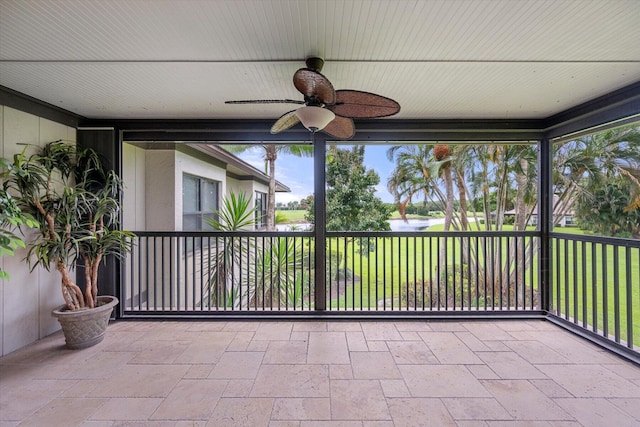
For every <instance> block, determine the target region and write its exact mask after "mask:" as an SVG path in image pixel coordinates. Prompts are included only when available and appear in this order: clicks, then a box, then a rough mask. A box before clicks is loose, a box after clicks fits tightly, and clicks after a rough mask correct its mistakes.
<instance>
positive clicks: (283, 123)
mask: <svg viewBox="0 0 640 427" xmlns="http://www.w3.org/2000/svg"><path fill="white" fill-rule="evenodd" d="M298 123H300V119H299V118H298V116H297V115H296V110H293V111H289V112H288V113H284V114H283V115H282V116H280V118H279V119H278V120H276V122H275V123H274V124H273V126H271V133H279V132H282V131H283V130H287V129H289V128H290V127H293V126H295V125H297V124H298Z"/></svg>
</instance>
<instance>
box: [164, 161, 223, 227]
mask: <svg viewBox="0 0 640 427" xmlns="http://www.w3.org/2000/svg"><path fill="white" fill-rule="evenodd" d="M175 159H176V161H175V190H174V194H175V211H174V216H175V230H182V175H183V174H185V173H188V174H190V175H194V176H197V177H200V178H206V179H210V180H213V181H219V182H220V193H219V194H227V171H226V170H225V169H223V168H221V167H218V166H214V165H212V164H210V163H207V162H205V161H202V160H198V159H196V158H193V157H191V156H189V155H188V154H185V153H181V152H179V151H176V152H175ZM218 202H221V200H218Z"/></svg>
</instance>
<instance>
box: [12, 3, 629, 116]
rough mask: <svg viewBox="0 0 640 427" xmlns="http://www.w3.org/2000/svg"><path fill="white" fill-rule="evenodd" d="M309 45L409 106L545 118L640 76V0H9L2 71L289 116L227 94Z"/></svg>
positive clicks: (129, 105) (267, 83)
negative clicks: (227, 102) (230, 102)
mask: <svg viewBox="0 0 640 427" xmlns="http://www.w3.org/2000/svg"><path fill="white" fill-rule="evenodd" d="M310 55H316V56H322V57H324V58H325V59H326V64H325V67H324V69H323V74H324V75H325V76H327V77H328V78H329V80H331V82H332V83H333V85H334V87H335V88H336V89H358V90H364V91H369V92H375V93H378V94H381V95H384V96H387V97H390V98H393V99H395V100H396V101H398V102H399V103H400V104H401V106H402V110H401V112H400V113H399V114H398V115H397V116H394V117H396V118H402V119H439V118H507V119H515V118H544V117H548V116H551V115H553V114H555V113H558V112H560V111H563V110H565V109H567V108H570V107H572V106H575V105H578V104H580V103H582V102H585V101H588V100H590V99H593V98H596V97H598V96H601V95H603V94H606V93H608V92H611V91H613V90H615V89H619V88H622V87H624V86H627V85H629V84H632V83H635V82H638V81H640V1H639V0H600V1H598V0H544V1H543V0H438V1H436V0H424V1H419V0H411V1H409V0H371V1H365V0H335V1H334V0H326V1H322V0H317V1H313V0H298V1H296V0H215V1H214V0H183V1H180V0H156V1H151V0H127V1H124V0H122V1H120V0H56V1H49V0H31V1H26V0H0V85H2V86H5V87H8V88H10V89H13V90H16V91H19V92H22V93H25V94H27V95H30V96H33V97H35V98H38V99H41V100H43V101H46V102H48V103H51V104H53V105H56V106H59V107H61V108H64V109H66V110H69V111H71V112H74V113H77V114H80V115H82V116H85V117H89V118H176V119H181V118H196V119H198V118H203V119H205V118H206V119H224V118H274V119H275V118H277V117H278V116H280V115H281V114H283V113H284V112H286V111H288V110H291V109H293V108H295V106H288V105H225V104H224V101H225V100H233V99H264V98H267V99H269V98H294V99H302V95H300V94H299V93H298V92H297V91H296V90H295V88H294V86H293V84H292V76H293V73H294V72H295V71H296V69H298V68H301V67H303V66H304V58H305V57H307V56H310ZM383 120H389V119H383Z"/></svg>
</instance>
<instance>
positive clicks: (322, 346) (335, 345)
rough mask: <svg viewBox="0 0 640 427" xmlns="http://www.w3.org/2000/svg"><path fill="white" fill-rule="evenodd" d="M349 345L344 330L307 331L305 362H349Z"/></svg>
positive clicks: (312, 363) (313, 363)
mask: <svg viewBox="0 0 640 427" xmlns="http://www.w3.org/2000/svg"><path fill="white" fill-rule="evenodd" d="M349 362H350V361H349V347H348V346H347V338H346V335H345V333H344V332H309V350H308V353H307V363H308V364H311V365H315V364H336V365H344V364H349Z"/></svg>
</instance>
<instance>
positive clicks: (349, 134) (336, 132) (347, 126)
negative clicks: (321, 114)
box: [322, 116, 356, 139]
mask: <svg viewBox="0 0 640 427" xmlns="http://www.w3.org/2000/svg"><path fill="white" fill-rule="evenodd" d="M322 132H324V133H326V134H327V135H329V136H332V137H334V138H338V139H351V138H353V135H355V134H356V127H355V126H354V125H353V120H351V119H350V118H348V117H340V116H336V118H335V119H333V120H331V121H330V122H329V124H328V125H327V126H325V128H324V129H322Z"/></svg>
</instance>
